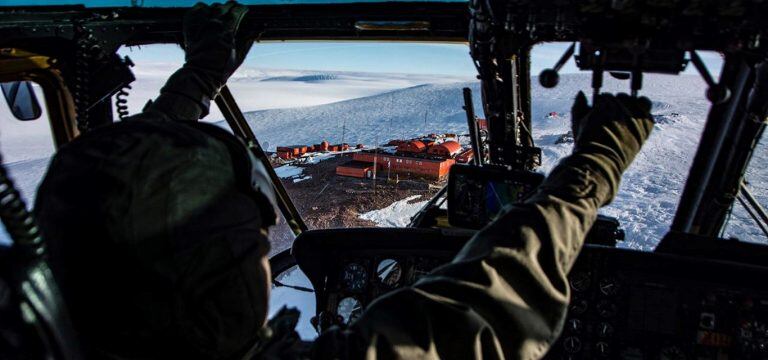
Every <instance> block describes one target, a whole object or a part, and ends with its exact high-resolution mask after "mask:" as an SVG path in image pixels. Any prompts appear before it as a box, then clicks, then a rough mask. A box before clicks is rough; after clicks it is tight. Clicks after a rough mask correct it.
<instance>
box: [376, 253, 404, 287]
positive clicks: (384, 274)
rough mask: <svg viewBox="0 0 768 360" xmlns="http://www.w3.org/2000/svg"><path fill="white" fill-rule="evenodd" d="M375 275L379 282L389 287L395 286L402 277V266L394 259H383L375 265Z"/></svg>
mask: <svg viewBox="0 0 768 360" xmlns="http://www.w3.org/2000/svg"><path fill="white" fill-rule="evenodd" d="M376 277H378V278H379V282H381V283H382V284H384V285H386V286H389V287H396V286H397V285H399V284H400V279H401V278H402V277H403V268H402V267H401V266H400V263H398V262H397V261H396V260H393V259H384V260H381V261H380V262H379V265H378V266H376Z"/></svg>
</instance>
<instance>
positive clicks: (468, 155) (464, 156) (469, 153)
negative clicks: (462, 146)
mask: <svg viewBox="0 0 768 360" xmlns="http://www.w3.org/2000/svg"><path fill="white" fill-rule="evenodd" d="M474 158H475V151H474V150H472V149H467V150H464V152H462V153H461V154H459V155H457V156H456V162H457V163H460V164H466V163H469V162H470V161H472V159H474Z"/></svg>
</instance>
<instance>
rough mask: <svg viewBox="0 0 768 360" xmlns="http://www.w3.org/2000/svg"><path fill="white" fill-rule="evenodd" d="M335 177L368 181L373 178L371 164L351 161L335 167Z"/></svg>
mask: <svg viewBox="0 0 768 360" xmlns="http://www.w3.org/2000/svg"><path fill="white" fill-rule="evenodd" d="M336 175H341V176H351V177H356V178H369V179H370V178H372V177H373V163H369V162H363V161H355V160H352V161H349V162H347V163H345V164H343V165H339V166H337V167H336Z"/></svg>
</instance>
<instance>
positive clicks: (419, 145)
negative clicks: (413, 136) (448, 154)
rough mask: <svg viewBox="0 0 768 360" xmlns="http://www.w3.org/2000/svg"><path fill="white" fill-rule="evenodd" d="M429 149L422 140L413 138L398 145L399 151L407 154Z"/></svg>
mask: <svg viewBox="0 0 768 360" xmlns="http://www.w3.org/2000/svg"><path fill="white" fill-rule="evenodd" d="M426 150H427V145H425V144H424V142H422V141H420V140H411V141H408V142H404V143H402V144H400V145H398V146H397V152H399V153H406V154H419V153H423V152H424V151H426Z"/></svg>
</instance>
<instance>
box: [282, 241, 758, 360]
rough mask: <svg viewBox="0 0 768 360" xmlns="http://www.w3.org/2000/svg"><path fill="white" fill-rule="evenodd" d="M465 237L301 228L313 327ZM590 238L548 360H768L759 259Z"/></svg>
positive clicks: (300, 254)
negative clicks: (737, 259) (621, 246)
mask: <svg viewBox="0 0 768 360" xmlns="http://www.w3.org/2000/svg"><path fill="white" fill-rule="evenodd" d="M595 234H597V233H595ZM595 234H593V236H594V235H595ZM470 238H471V233H468V232H460V231H446V230H436V229H345V230H343V231H339V230H334V231H323V230H321V231H309V232H306V233H304V234H302V235H301V236H299V237H298V238H297V239H296V242H295V243H294V248H293V253H294V256H295V258H296V261H297V263H298V266H299V267H300V268H301V270H302V271H303V272H304V273H305V274H306V275H307V277H308V278H309V280H310V281H311V283H312V285H313V286H314V289H315V296H316V302H317V307H316V309H317V313H316V314H315V317H314V319H313V325H315V327H316V328H318V330H320V331H322V330H325V329H327V328H329V327H331V326H334V325H335V326H342V327H343V326H346V324H349V323H350V322H351V321H354V320H355V319H356V318H357V317H359V316H360V315H361V314H362V313H363V312H364V311H365V308H366V306H368V305H369V304H370V303H371V302H372V301H374V300H375V299H376V298H378V297H380V296H382V295H384V294H386V293H388V292H390V291H392V290H395V289H398V288H400V287H403V286H409V285H412V284H413V283H414V282H416V281H417V280H418V279H420V278H421V277H423V276H425V275H426V274H428V273H429V272H430V271H432V270H433V269H435V268H437V267H439V266H441V265H443V264H445V263H447V262H449V261H451V259H452V258H453V256H455V255H456V253H457V252H458V251H459V250H460V249H461V248H462V246H463V245H464V244H465V243H466V242H467V241H469V240H470ZM595 241H599V239H591V240H589V242H590V244H587V245H585V247H584V249H583V250H582V252H581V254H580V256H579V258H578V259H577V261H576V264H575V265H574V267H573V269H572V271H571V272H570V275H569V278H570V284H571V291H570V296H571V305H570V307H569V310H568V316H567V319H566V321H565V323H564V328H563V332H562V335H561V336H560V338H559V340H558V341H557V342H556V343H555V344H554V345H553V346H552V348H551V350H550V352H549V353H548V355H547V357H546V358H547V359H768V283H766V282H765V281H760V280H759V279H765V278H766V276H768V267H766V266H764V265H760V264H744V263H736V262H731V261H728V260H727V259H717V258H715V259H712V258H710V259H703V258H700V257H693V256H687V255H685V254H676V253H660V252H641V251H634V250H629V249H617V248H613V247H608V246H602V245H594V244H591V243H592V242H595ZM763 251H764V250H763Z"/></svg>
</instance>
